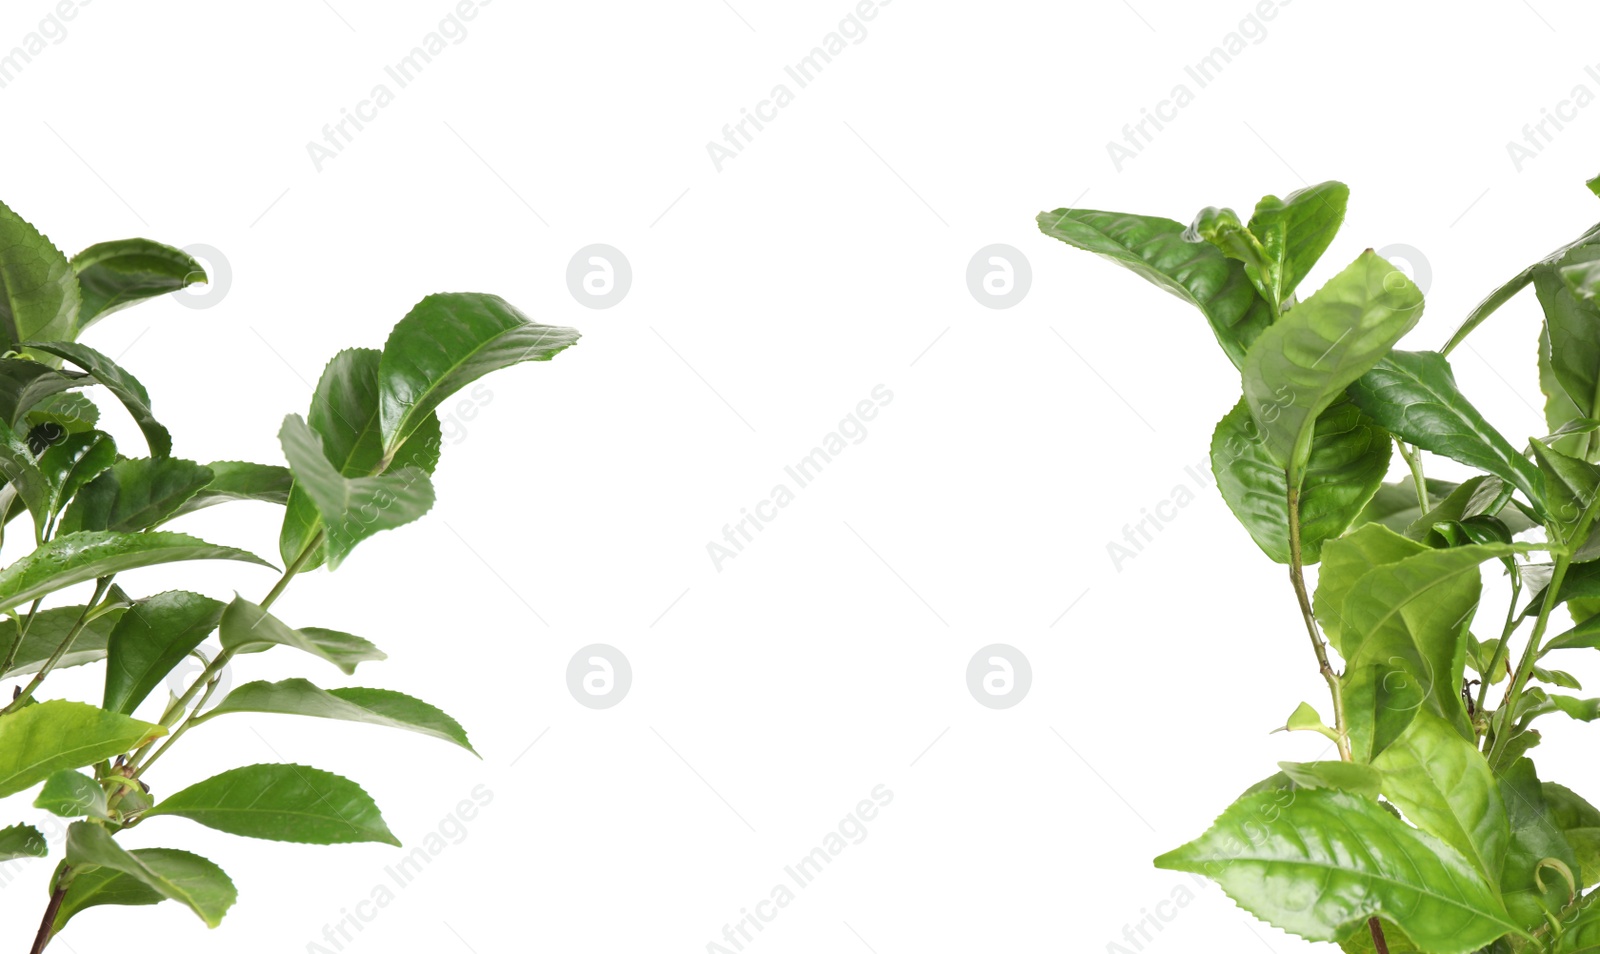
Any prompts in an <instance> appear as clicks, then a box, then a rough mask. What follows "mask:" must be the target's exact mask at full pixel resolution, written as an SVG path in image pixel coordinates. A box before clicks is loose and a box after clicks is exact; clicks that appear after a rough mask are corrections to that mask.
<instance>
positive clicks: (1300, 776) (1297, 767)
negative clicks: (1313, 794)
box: [1278, 760, 1380, 798]
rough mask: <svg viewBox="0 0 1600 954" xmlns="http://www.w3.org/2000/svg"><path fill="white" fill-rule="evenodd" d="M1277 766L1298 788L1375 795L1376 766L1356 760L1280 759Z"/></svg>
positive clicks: (1375, 796)
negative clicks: (1303, 760)
mask: <svg viewBox="0 0 1600 954" xmlns="http://www.w3.org/2000/svg"><path fill="white" fill-rule="evenodd" d="M1278 768H1280V769H1282V770H1283V774H1285V775H1287V776H1289V779H1290V780H1291V781H1293V782H1294V783H1295V785H1296V786H1298V787H1300V788H1327V789H1333V790H1335V791H1340V792H1350V793H1351V794H1353V795H1362V796H1365V797H1367V798H1377V797H1378V784H1379V781H1380V778H1379V775H1378V770H1377V769H1375V768H1373V767H1372V766H1370V765H1362V764H1360V763H1359V762H1340V761H1337V760H1334V761H1325V762H1279V763H1278Z"/></svg>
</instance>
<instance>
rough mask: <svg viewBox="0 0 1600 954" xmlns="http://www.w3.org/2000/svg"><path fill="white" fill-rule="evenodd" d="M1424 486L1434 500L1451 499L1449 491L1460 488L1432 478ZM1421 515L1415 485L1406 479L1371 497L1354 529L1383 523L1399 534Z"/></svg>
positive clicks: (1450, 482) (1382, 488)
mask: <svg viewBox="0 0 1600 954" xmlns="http://www.w3.org/2000/svg"><path fill="white" fill-rule="evenodd" d="M1423 483H1424V485H1426V486H1427V488H1428V496H1429V497H1430V498H1431V499H1433V500H1439V499H1441V498H1444V497H1448V496H1449V495H1450V491H1452V490H1455V489H1456V487H1457V486H1459V485H1457V484H1456V483H1454V482H1452V481H1448V480H1436V479H1434V478H1432V477H1429V478H1427V479H1426V480H1424V481H1423ZM1420 516H1422V507H1421V504H1419V503H1418V502H1417V491H1416V486H1415V485H1414V484H1413V483H1412V482H1411V478H1410V477H1409V476H1407V477H1404V478H1402V479H1400V480H1397V481H1394V482H1393V483H1386V484H1384V485H1382V486H1380V487H1379V488H1378V492H1377V493H1375V494H1373V495H1372V502H1371V503H1369V504H1367V506H1366V509H1364V510H1362V511H1361V513H1360V514H1359V515H1358V516H1357V517H1356V519H1355V523H1353V524H1352V526H1356V527H1359V526H1363V525H1365V524H1369V523H1381V524H1383V525H1384V526H1386V527H1388V528H1389V529H1390V530H1393V531H1395V532H1396V533H1403V532H1405V529H1406V528H1407V527H1409V526H1411V525H1412V524H1413V523H1415V522H1416V521H1417V518H1418V517H1420Z"/></svg>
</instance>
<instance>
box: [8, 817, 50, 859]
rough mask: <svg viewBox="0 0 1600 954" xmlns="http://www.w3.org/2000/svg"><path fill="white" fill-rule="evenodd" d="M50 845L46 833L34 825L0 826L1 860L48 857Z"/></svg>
mask: <svg viewBox="0 0 1600 954" xmlns="http://www.w3.org/2000/svg"><path fill="white" fill-rule="evenodd" d="M49 856H50V846H49V845H48V844H46V843H45V840H44V835H42V834H40V833H39V829H37V828H35V827H33V826H32V825H12V826H11V827H10V828H0V861H15V860H16V859H18V858H48V857H49Z"/></svg>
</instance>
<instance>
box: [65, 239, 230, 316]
mask: <svg viewBox="0 0 1600 954" xmlns="http://www.w3.org/2000/svg"><path fill="white" fill-rule="evenodd" d="M72 268H73V270H74V271H76V272H77V273H78V285H79V286H80V287H82V289H83V307H82V308H81V309H80V310H79V312H78V322H77V327H76V328H75V329H74V331H73V333H72V335H70V337H72V338H76V337H77V336H78V335H80V334H82V333H83V330H84V329H85V328H88V327H89V326H90V325H92V324H94V323H95V322H96V321H99V320H100V319H101V318H104V317H105V316H106V315H109V314H111V313H112V312H114V311H120V310H122V309H124V308H127V307H128V306H129V305H133V304H136V303H138V302H140V301H143V300H144V299H146V298H154V297H156V296H157V295H165V294H168V293H170V292H175V291H178V290H180V289H183V288H187V287H189V286H190V285H193V284H195V283H196V282H204V281H205V280H206V272H205V269H203V268H201V267H200V263H199V262H197V261H195V260H194V259H193V258H192V257H190V255H189V253H187V252H184V251H181V250H179V249H175V248H173V247H172V246H170V245H162V244H161V243H160V242H152V241H150V240H149V239H138V238H136V239H122V240H120V241H116V242H101V243H100V244H99V245H91V246H90V247H88V248H86V249H84V250H83V251H81V252H79V253H78V254H77V255H75V256H73V258H72Z"/></svg>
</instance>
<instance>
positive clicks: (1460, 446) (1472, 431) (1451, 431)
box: [1350, 351, 1543, 504]
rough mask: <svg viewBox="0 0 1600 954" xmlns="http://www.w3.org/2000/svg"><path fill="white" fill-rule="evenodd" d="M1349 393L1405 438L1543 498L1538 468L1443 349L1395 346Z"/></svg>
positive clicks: (1530, 496)
mask: <svg viewBox="0 0 1600 954" xmlns="http://www.w3.org/2000/svg"><path fill="white" fill-rule="evenodd" d="M1350 397H1351V399H1352V400H1354V401H1355V402H1356V404H1357V405H1359V406H1360V408H1361V409H1362V410H1363V411H1365V412H1366V413H1367V415H1368V416H1369V417H1371V418H1372V419H1373V420H1375V421H1377V422H1378V423H1379V424H1380V425H1382V426H1383V427H1384V429H1386V430H1387V431H1389V432H1390V433H1391V434H1394V435H1395V436H1396V437H1399V438H1400V439H1401V440H1403V441H1405V442H1406V443H1408V444H1412V445H1414V446H1416V447H1420V448H1422V449H1423V450H1426V451H1431V452H1432V453H1435V454H1439V455H1440V456H1443V457H1448V458H1450V459H1451V460H1455V461H1460V462H1461V463H1463V464H1466V465H1467V466H1469V467H1474V468H1477V469H1478V470H1483V471H1487V472H1489V473H1491V474H1494V475H1496V476H1497V477H1501V478H1503V479H1504V480H1506V481H1508V482H1509V483H1510V484H1511V485H1512V486H1514V487H1516V488H1517V489H1518V490H1520V491H1522V493H1523V494H1524V495H1525V496H1526V497H1527V498H1528V499H1529V500H1530V501H1532V502H1533V503H1535V504H1538V503H1540V501H1541V499H1542V496H1543V481H1542V480H1541V479H1540V476H1539V469H1538V468H1537V467H1536V466H1534V464H1533V462H1532V461H1530V460H1528V458H1526V457H1524V456H1522V454H1521V453H1519V452H1518V450H1517V449H1516V448H1515V447H1513V446H1511V443H1510V442H1509V441H1507V440H1506V439H1505V438H1504V437H1502V436H1501V435H1500V432H1499V431H1497V430H1495V429H1494V427H1493V426H1492V425H1490V424H1489V422H1488V421H1487V420H1485V419H1484V417H1483V415H1482V414H1480V413H1478V409H1477V408H1475V407H1473V406H1472V404H1471V402H1469V401H1468V400H1467V399H1466V396H1465V395H1463V394H1462V393H1461V389H1460V388H1459V387H1457V386H1456V379H1455V375H1454V373H1452V372H1451V370H1450V361H1449V359H1448V358H1446V357H1445V356H1444V355H1442V354H1439V353H1437V352H1433V351H1394V352H1390V353H1389V354H1388V355H1387V356H1386V357H1384V358H1383V359H1382V360H1380V361H1379V362H1378V363H1377V365H1376V366H1374V367H1373V369H1372V370H1371V371H1368V372H1367V373H1366V374H1364V375H1362V376H1361V377H1360V378H1358V379H1357V380H1356V382H1355V384H1354V385H1352V386H1351V388H1350Z"/></svg>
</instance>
